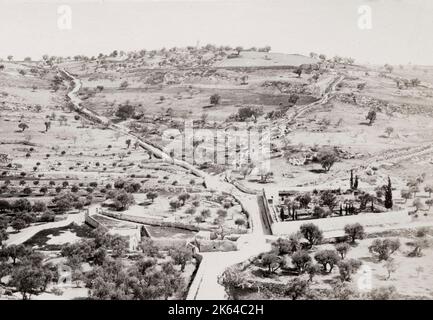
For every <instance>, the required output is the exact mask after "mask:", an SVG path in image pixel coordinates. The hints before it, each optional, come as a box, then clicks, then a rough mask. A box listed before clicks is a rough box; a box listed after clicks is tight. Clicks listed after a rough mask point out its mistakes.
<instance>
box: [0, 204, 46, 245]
mask: <svg viewBox="0 0 433 320" xmlns="http://www.w3.org/2000/svg"><path fill="white" fill-rule="evenodd" d="M0 213H2V214H3V215H2V216H1V220H0V221H1V223H0V228H1V229H2V231H0V234H3V236H0V238H3V239H4V240H6V239H7V233H6V231H5V230H6V228H7V226H11V227H12V228H14V229H15V230H21V229H24V228H26V227H28V226H29V225H30V224H31V223H34V222H37V221H39V222H48V221H53V220H54V214H53V213H52V212H50V211H49V210H47V206H46V204H45V203H44V202H42V201H35V202H34V203H33V204H32V203H31V202H30V201H29V200H27V199H17V200H15V201H13V202H9V201H7V200H0Z"/></svg>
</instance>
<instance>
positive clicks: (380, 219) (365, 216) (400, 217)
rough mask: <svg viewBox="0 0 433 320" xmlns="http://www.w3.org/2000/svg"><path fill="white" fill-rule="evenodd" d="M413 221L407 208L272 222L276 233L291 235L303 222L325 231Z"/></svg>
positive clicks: (273, 230)
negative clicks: (355, 225) (354, 224)
mask: <svg viewBox="0 0 433 320" xmlns="http://www.w3.org/2000/svg"><path fill="white" fill-rule="evenodd" d="M409 222H411V217H410V216H409V214H408V212H407V211H406V210H401V211H390V212H380V213H360V214H358V215H351V216H342V217H332V218H323V219H312V220H305V221H303V220H297V221H285V222H276V223H273V224H272V232H273V234H274V235H289V234H292V233H295V232H297V231H299V228H300V226H301V225H302V224H305V223H313V224H315V225H317V226H318V227H319V228H320V229H321V230H322V231H323V232H333V231H334V232H335V231H341V232H343V231H344V226H345V225H347V224H353V223H360V224H361V225H363V226H364V227H376V226H382V225H393V224H404V223H409Z"/></svg>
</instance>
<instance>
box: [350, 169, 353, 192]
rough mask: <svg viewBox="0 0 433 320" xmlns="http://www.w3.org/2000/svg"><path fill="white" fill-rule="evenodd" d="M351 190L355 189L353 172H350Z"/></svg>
mask: <svg viewBox="0 0 433 320" xmlns="http://www.w3.org/2000/svg"><path fill="white" fill-rule="evenodd" d="M350 189H353V170H350Z"/></svg>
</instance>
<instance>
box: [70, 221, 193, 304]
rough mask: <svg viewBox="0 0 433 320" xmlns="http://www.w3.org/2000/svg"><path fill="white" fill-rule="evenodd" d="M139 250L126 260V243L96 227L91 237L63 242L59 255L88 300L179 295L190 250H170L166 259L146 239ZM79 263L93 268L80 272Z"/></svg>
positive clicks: (182, 290)
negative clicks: (82, 283) (67, 242)
mask: <svg viewBox="0 0 433 320" xmlns="http://www.w3.org/2000/svg"><path fill="white" fill-rule="evenodd" d="M139 249H140V250H141V254H140V255H139V256H138V257H135V258H134V260H133V261H132V260H129V261H128V262H126V261H125V259H123V258H124V257H125V253H126V252H127V244H126V242H125V241H124V240H123V239H122V238H121V237H119V236H113V235H109V234H107V233H104V232H103V231H102V230H98V229H97V230H96V231H95V238H94V239H89V240H82V241H81V242H79V243H76V244H72V245H65V246H64V248H63V249H62V255H63V256H65V257H67V264H68V265H69V266H70V267H71V268H72V269H73V273H72V274H73V275H74V274H75V275H76V277H77V278H78V279H80V280H82V281H84V283H85V285H86V287H87V288H88V289H89V294H90V298H91V299H101V300H107V299H115V300H147V299H168V298H170V297H173V296H175V297H178V298H181V296H182V295H183V294H184V290H185V288H186V286H185V283H184V280H183V277H182V275H181V273H182V272H183V271H184V269H185V266H186V265H187V263H188V262H189V261H191V260H192V258H193V255H192V253H191V251H190V250H189V249H187V248H180V249H171V250H169V252H168V255H167V258H168V259H167V258H166V257H165V256H164V255H163V254H162V253H161V251H160V250H159V249H158V248H157V247H155V245H154V244H153V242H152V241H151V240H150V239H148V238H143V240H142V242H141V243H140V246H139ZM110 253H111V254H110ZM83 262H89V263H91V264H92V265H93V266H94V267H93V269H92V270H91V271H89V272H87V273H84V274H83V271H82V268H81V265H82V263H83ZM176 266H179V268H177V267H176Z"/></svg>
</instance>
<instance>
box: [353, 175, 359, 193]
mask: <svg viewBox="0 0 433 320" xmlns="http://www.w3.org/2000/svg"><path fill="white" fill-rule="evenodd" d="M353 189H355V190H356V189H358V176H355V182H354V183H353Z"/></svg>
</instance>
